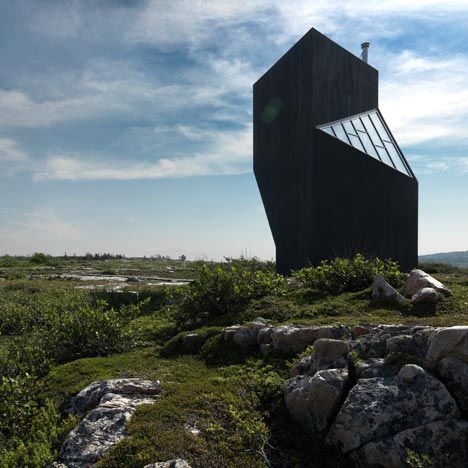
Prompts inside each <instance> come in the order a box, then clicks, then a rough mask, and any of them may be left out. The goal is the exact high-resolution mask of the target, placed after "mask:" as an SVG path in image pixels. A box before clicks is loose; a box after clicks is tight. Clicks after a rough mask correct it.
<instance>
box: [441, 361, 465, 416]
mask: <svg viewBox="0 0 468 468" xmlns="http://www.w3.org/2000/svg"><path fill="white" fill-rule="evenodd" d="M437 373H438V375H439V378H440V380H442V382H444V384H445V385H446V386H447V388H448V390H449V391H450V393H451V394H452V395H453V396H454V397H455V399H456V400H457V403H458V407H459V408H460V411H461V412H462V414H463V416H464V417H465V418H467V419H468V364H466V363H465V362H463V361H461V360H460V359H457V358H444V359H442V360H441V361H439V362H438V363H437Z"/></svg>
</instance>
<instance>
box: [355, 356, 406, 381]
mask: <svg viewBox="0 0 468 468" xmlns="http://www.w3.org/2000/svg"><path fill="white" fill-rule="evenodd" d="M397 373H398V368H397V367H396V366H394V365H392V364H388V363H386V362H385V359H382V358H371V359H368V360H367V361H358V363H357V365H356V377H357V378H358V379H371V378H374V377H391V376H392V375H396V374H397Z"/></svg>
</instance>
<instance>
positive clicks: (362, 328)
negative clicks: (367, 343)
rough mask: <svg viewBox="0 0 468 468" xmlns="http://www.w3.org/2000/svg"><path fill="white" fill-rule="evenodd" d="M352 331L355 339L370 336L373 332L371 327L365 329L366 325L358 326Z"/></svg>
mask: <svg viewBox="0 0 468 468" xmlns="http://www.w3.org/2000/svg"><path fill="white" fill-rule="evenodd" d="M351 331H352V333H353V336H354V337H358V336H363V335H368V334H369V333H371V332H372V329H371V328H370V327H365V326H364V325H356V326H354V327H353V328H352V329H351Z"/></svg>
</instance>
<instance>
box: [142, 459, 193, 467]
mask: <svg viewBox="0 0 468 468" xmlns="http://www.w3.org/2000/svg"><path fill="white" fill-rule="evenodd" d="M144 468H191V467H190V465H189V464H188V463H187V462H186V461H185V460H184V459H183V458H175V459H174V460H168V461H165V462H158V463H151V464H149V465H145V466H144Z"/></svg>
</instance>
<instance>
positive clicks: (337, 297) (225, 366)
mask: <svg viewBox="0 0 468 468" xmlns="http://www.w3.org/2000/svg"><path fill="white" fill-rule="evenodd" d="M360 261H361V264H362V262H363V260H362V259H361V260H360ZM1 262H2V261H1V260H0V365H1V366H2V369H3V373H4V375H8V376H9V377H8V378H9V379H13V380H9V384H8V385H12V386H13V387H14V388H15V389H16V390H15V391H18V392H19V394H21V395H22V398H23V399H25V402H26V404H27V405H30V406H31V407H33V408H34V407H35V405H36V406H37V405H39V404H40V405H43V406H44V408H46V410H45V412H43V413H40V414H39V413H37V412H34V411H33V413H31V414H29V413H24V412H22V411H20V409H18V408H9V411H10V413H11V414H12V415H13V416H12V418H13V417H14V415H16V414H20V416H21V417H22V418H23V420H24V424H23V426H24V428H26V430H23V433H21V431H19V432H18V435H17V440H15V441H13V442H12V441H8V440H7V437H6V436H5V435H4V434H1V433H0V458H1V459H2V462H3V459H5V460H7V462H3V465H4V466H6V467H9V466H11V467H14V466H47V464H48V463H50V461H52V460H53V459H54V458H55V457H56V456H57V450H58V448H59V446H60V443H61V441H62V440H63V437H64V435H65V431H66V429H69V427H70V424H71V422H72V421H71V420H70V419H68V418H67V417H66V414H65V411H64V410H65V409H66V407H67V405H68V402H69V400H70V398H71V397H72V396H73V395H74V394H76V393H77V392H79V391H80V390H81V389H83V388H84V387H85V386H86V385H88V384H89V383H91V382H93V381H95V380H102V379H110V378H119V377H140V378H144V379H152V380H161V381H162V383H163V394H162V397H161V398H160V399H158V400H157V401H156V402H155V404H153V405H145V406H142V407H140V408H139V409H138V410H137V412H136V414H135V416H134V417H133V418H132V420H131V423H130V425H129V428H128V431H129V436H130V437H128V438H126V439H125V440H124V441H123V442H121V443H119V444H118V445H117V446H116V447H115V448H114V449H112V450H111V451H110V452H109V453H108V454H107V456H106V457H105V458H104V459H103V460H101V462H100V463H99V466H101V467H118V466H125V467H127V466H128V467H133V466H134V467H141V466H143V465H144V464H147V463H154V462H156V461H164V460H168V459H171V458H174V457H178V456H181V455H182V456H184V457H185V458H186V459H187V460H188V461H189V463H191V464H192V466H194V467H202V466H203V467H219V466H223V467H224V466H226V467H231V466H232V467H237V466H247V467H257V466H259V467H260V466H267V465H268V464H269V465H270V466H276V467H279V466H282V467H283V466H284V467H294V466H298V467H302V466H304V467H306V466H311V467H312V466H314V467H315V466H335V465H336V466H339V462H340V461H339V460H337V459H336V458H334V454H330V453H326V452H325V451H324V448H323V447H322V446H321V445H320V443H319V442H320V441H319V440H311V439H310V437H307V436H305V435H304V434H303V433H302V431H301V430H300V429H299V428H298V427H297V426H296V425H294V424H291V422H290V421H289V419H288V416H287V412H286V409H285V406H284V401H283V397H282V384H283V382H284V380H285V379H286V378H287V377H288V374H289V369H290V367H291V365H292V362H293V360H294V359H291V360H287V359H285V358H280V357H274V356H262V355H259V354H249V353H242V352H240V350H239V349H238V348H236V347H232V346H231V347H230V346H228V347H226V346H225V345H224V344H223V343H221V342H220V338H219V334H218V332H219V331H220V330H221V329H222V328H223V327H225V326H227V325H231V324H235V323H242V322H245V321H249V320H252V319H254V318H257V317H259V316H260V317H264V318H266V319H269V320H270V321H271V323H273V324H282V323H299V324H310V325H331V324H348V325H351V326H352V325H355V324H358V323H372V324H378V323H388V324H390V323H403V324H409V325H431V326H451V325H468V271H465V270H463V269H460V268H454V267H449V266H444V265H429V267H430V268H432V270H431V273H432V274H434V276H435V277H437V278H438V279H439V280H440V281H442V282H443V283H444V284H446V285H447V286H448V287H449V288H450V289H452V291H453V292H454V296H453V297H450V298H444V299H443V300H442V301H441V302H440V303H439V304H438V306H437V308H436V310H435V312H430V313H429V312H428V313H424V312H417V311H415V310H414V309H412V308H411V307H402V308H392V307H383V306H381V305H379V304H375V303H372V302H371V301H370V295H371V290H370V288H369V287H363V286H362V285H359V287H356V286H355V283H352V284H353V285H354V286H352V289H358V290H351V291H344V292H340V293H329V292H328V293H327V292H326V291H325V290H324V289H321V288H320V287H319V286H320V284H321V283H320V281H322V279H323V278H324V277H325V279H326V276H327V275H328V274H329V271H330V268H328V267H327V268H328V270H327V269H324V272H322V277H318V278H317V277H315V276H314V272H313V271H309V272H308V273H307V275H304V278H313V280H314V281H315V283H313V286H314V287H311V285H310V284H305V283H304V282H302V283H301V282H300V281H297V279H294V280H293V281H292V282H290V281H284V280H283V279H282V278H276V277H275V276H274V275H273V274H272V269H271V268H272V265H271V264H265V265H263V264H259V263H258V262H257V263H255V262H253V263H249V262H246V261H245V260H242V261H233V260H231V262H230V263H228V264H227V265H226V264H224V265H218V266H217V267H213V265H210V266H209V267H210V269H211V270H206V268H205V269H204V275H205V276H204V277H203V278H207V282H206V284H202V285H198V286H196V287H191V286H189V287H183V288H174V287H167V288H165V287H156V286H153V287H151V286H147V285H141V284H131V285H129V286H128V287H127V288H128V289H127V290H126V291H125V290H124V292H122V293H116V292H106V291H105V290H104V289H99V290H83V289H75V286H77V285H81V284H82V283H80V282H77V281H74V280H71V281H68V280H63V279H61V278H60V277H59V276H58V274H60V273H66V272H71V271H80V270H83V268H82V267H84V268H91V269H92V271H94V272H103V271H107V272H108V273H115V274H123V272H125V274H128V275H138V274H140V275H143V274H145V275H148V276H150V275H154V276H162V275H163V273H164V270H167V268H166V267H167V266H169V267H170V268H171V269H172V270H173V271H176V268H179V269H178V270H177V272H176V273H174V274H171V273H167V271H166V273H165V274H166V275H176V276H177V275H179V277H191V278H196V277H197V271H199V270H197V265H196V264H193V263H189V262H187V263H186V265H185V266H184V267H183V266H182V265H181V264H179V263H178V262H175V263H174V261H172V262H171V261H167V260H144V259H138V260H126V259H121V260H117V259H111V260H83V261H81V260H80V261H78V260H76V259H66V260H65V259H61V260H60V261H54V262H51V263H53V264H45V265H44V264H31V263H30V262H29V261H28V260H27V259H19V260H18V259H13V261H10V260H9V262H7V263H10V266H6V265H2V263H1ZM361 266H362V265H361ZM364 266H365V267H366V268H367V267H368V266H366V264H364ZM231 267H234V268H231ZM347 268H349V265H348V266H347ZM238 270H242V271H243V273H242V275H241V276H239V277H238V276H236V271H238ZM83 271H85V272H86V271H91V270H83ZM210 271H211V272H215V273H213V274H214V275H220V278H222V280H223V283H222V284H223V287H222V288H218V289H216V288H212V287H211V286H210V285H216V281H217V277H216V276H210V275H211V274H212V273H210ZM258 272H260V273H258ZM332 273H333V272H332ZM394 273H395V271H394V268H393V267H392V274H394ZM365 274H366V275H369V269H368V268H367V270H365ZM323 275H325V276H323ZM344 275H347V273H344ZM252 278H255V282H253V281H252ZM363 278H365V276H363ZM339 281H340V280H339V279H338V280H337V279H336V276H335V283H334V285H333V288H334V289H335V290H336V288H338V289H340V288H341V286H340V283H339ZM311 284H312V283H311ZM350 284H351V283H350ZM367 284H368V283H366V285H367ZM253 287H254V288H256V289H252V288H253ZM244 290H245V291H247V293H248V294H249V297H248V298H247V299H246V298H245V297H244V296H243V293H242V291H244ZM132 291H136V292H138V294H135V293H134V292H132ZM205 298H206V299H207V300H209V301H210V304H211V305H210V307H211V309H210V310H207V311H206V310H205V311H204V310H203V308H204V307H205V304H206V303H205ZM218 303H221V304H222V307H219V308H218ZM181 311H182V312H183V313H181ZM106 314H108V315H109V317H111V318H110V320H109V321H106V320H103V317H104V318H105V317H106ZM201 317H203V319H200V318H201ZM185 319H186V320H185ZM184 320H185V321H184ZM83 324H85V325H86V327H88V328H86V330H87V331H86V334H87V335H93V334H94V333H98V334H99V336H100V337H101V338H99V340H104V341H105V343H100V345H101V344H102V346H95V342H94V341H92V342H91V341H90V342H89V343H87V344H86V343H84V344H86V346H78V348H77V349H78V350H79V351H80V353H84V354H79V353H78V354H73V355H72V354H63V353H58V354H57V352H55V354H54V352H52V351H54V350H55V351H57V349H58V348H57V349H56V348H55V347H56V346H58V344H59V343H58V344H57V343H56V341H57V340H56V339H54V337H56V335H57V331H59V332H60V333H61V335H60V336H61V337H62V336H63V337H64V338H63V339H67V340H70V342H71V343H74V346H76V345H77V344H79V343H76V342H75V341H76V340H75V341H73V340H74V337H75V336H78V335H77V333H78V332H79V331H80V330H81V331H82V326H83ZM193 324H197V325H196V327H197V328H194V325H193ZM70 327H74V328H71V329H69V328H70ZM93 327H94V328H93ZM106 330H107V332H105V331H106ZM189 332H190V333H192V332H197V333H207V334H209V335H210V337H209V339H208V340H207V341H206V342H205V344H204V345H203V347H202V348H201V350H200V351H199V354H198V355H194V356H189V355H183V354H184V352H185V351H184V350H182V349H181V343H182V337H183V336H184V335H185V334H187V333H189ZM115 336H122V337H124V339H125V340H126V341H125V346H124V348H121V347H120V344H121V343H120V344H119V346H116V345H115ZM99 340H98V341H99ZM85 341H86V340H85ZM117 341H118V340H117ZM12 350H13V351H14V352H12ZM121 350H122V351H121ZM15 353H16V354H15ZM98 354H103V355H102V356H98ZM76 356H89V357H84V358H80V359H76ZM163 356H164V357H163ZM394 358H395V359H396V360H397V361H398V362H400V361H401V362H406V361H408V359H410V358H409V357H408V356H395V357H394ZM67 360H70V362H65V363H63V364H61V365H59V362H61V361H67ZM20 361H21V362H20ZM26 374H28V375H30V376H31V379H32V380H31V382H30V384H29V385H30V386H31V388H35V391H34V392H32V394H31V396H30V397H28V389H27V388H22V387H21V382H22V381H23V380H25V375H26ZM8 388H9V387H5V388H4V390H5V391H8ZM0 390H1V389H0ZM47 408H48V409H47ZM17 409H18V411H19V413H18V411H16V410H17ZM28 418H29V419H28ZM41 421H42V422H41ZM13 422H14V421H13ZM41 424H43V425H45V426H44V427H47V432H48V433H50V437H49V436H46V435H45V434H44V430H41V429H40V425H41ZM7 426H8V425H7ZM188 426H196V427H197V428H198V429H200V430H201V433H200V434H199V435H198V436H195V435H194V434H192V433H190V431H188V430H187V427H188ZM24 428H23V429H24ZM5 454H6V455H8V458H6V455H5ZM266 460H268V462H267V461H266Z"/></svg>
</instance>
